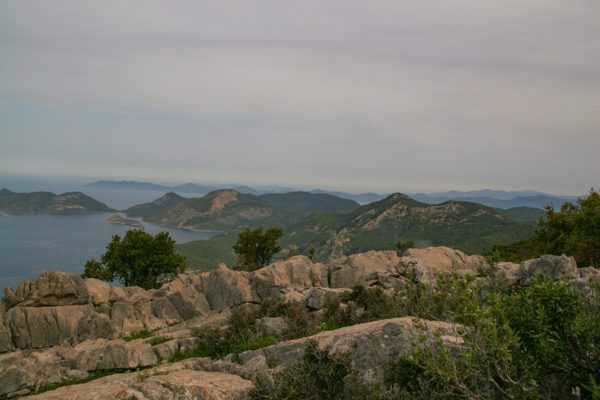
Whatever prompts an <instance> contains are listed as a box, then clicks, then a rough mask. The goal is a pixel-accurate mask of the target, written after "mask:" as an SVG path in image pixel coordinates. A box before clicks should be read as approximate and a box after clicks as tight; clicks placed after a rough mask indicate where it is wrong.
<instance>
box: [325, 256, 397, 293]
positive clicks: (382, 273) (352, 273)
mask: <svg viewBox="0 0 600 400" xmlns="http://www.w3.org/2000/svg"><path fill="white" fill-rule="evenodd" d="M402 270H403V267H402V266H401V259H400V257H398V255H397V253H396V252H395V251H369V252H366V253H361V254H353V255H351V256H344V257H342V258H339V259H336V260H333V261H332V262H331V265H330V272H331V282H330V284H329V285H328V286H329V287H332V288H351V287H353V286H356V285H361V286H372V285H380V286H383V287H384V288H386V289H387V288H395V289H399V288H400V287H402V286H403V285H404V282H405V278H403V277H402V276H401V273H400V272H401V271H402ZM316 286H323V285H316Z"/></svg>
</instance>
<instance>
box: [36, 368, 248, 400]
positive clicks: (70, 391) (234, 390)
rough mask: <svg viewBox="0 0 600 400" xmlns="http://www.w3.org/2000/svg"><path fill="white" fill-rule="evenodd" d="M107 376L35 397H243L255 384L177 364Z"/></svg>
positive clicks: (108, 399)
mask: <svg viewBox="0 0 600 400" xmlns="http://www.w3.org/2000/svg"><path fill="white" fill-rule="evenodd" d="M170 368H171V369H173V370H169V369H166V370H165V369H153V370H147V371H141V372H132V373H126V374H119V375H111V376H106V377H104V378H100V379H96V380H93V381H91V382H88V383H84V384H80V385H71V386H64V387H60V388H58V389H55V390H52V391H48V392H45V393H42V394H38V395H35V396H30V397H27V398H28V399H32V400H33V399H36V400H64V399H70V400H91V399H106V400H111V399H112V400H125V399H127V400H148V399H160V398H163V399H182V400H183V399H203V400H230V399H231V400H243V399H246V398H247V395H248V392H249V391H250V390H252V388H253V387H254V385H253V384H252V382H250V381H248V380H246V379H243V378H241V377H239V376H235V375H230V374H223V373H220V372H204V371H192V370H189V369H185V368H182V367H180V369H175V368H176V366H173V367H170Z"/></svg>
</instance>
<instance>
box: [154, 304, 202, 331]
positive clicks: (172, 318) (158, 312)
mask: <svg viewBox="0 0 600 400" xmlns="http://www.w3.org/2000/svg"><path fill="white" fill-rule="evenodd" d="M205 300H206V299H205ZM151 308H152V314H153V315H154V316H155V317H156V318H158V319H160V320H162V321H164V322H165V323H166V324H167V325H172V324H176V323H178V322H181V321H182V320H183V317H182V316H181V315H179V313H178V312H177V309H176V308H175V306H174V305H173V304H172V303H171V302H170V301H169V299H168V298H166V297H159V298H157V299H155V300H154V301H153V302H152V303H151Z"/></svg>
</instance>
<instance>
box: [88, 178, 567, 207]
mask: <svg viewBox="0 0 600 400" xmlns="http://www.w3.org/2000/svg"><path fill="white" fill-rule="evenodd" d="M86 186H88V187H93V188H99V189H113V190H152V191H165V192H177V193H192V194H206V193H210V192H212V191H215V190H221V189H231V190H235V191H237V192H240V193H245V194H253V195H257V196H258V195H264V194H273V193H276V194H282V193H288V192H297V189H294V188H291V187H285V186H278V185H270V186H261V187H256V188H252V187H249V186H244V185H225V184H214V185H200V184H196V183H186V184H184V185H177V186H166V185H158V184H155V183H150V182H137V181H97V182H94V183H90V184H87V185H86ZM303 193H306V192H303ZM308 193H313V194H328V195H333V196H336V197H339V198H342V199H349V200H353V201H355V202H357V203H359V204H368V203H372V202H374V201H379V200H382V199H384V198H386V197H387V196H389V193H388V194H378V193H372V192H368V193H359V194H353V193H346V192H339V191H326V190H321V189H315V190H310V191H308ZM408 195H409V196H410V197H411V198H413V199H415V200H418V201H421V202H423V203H428V204H439V203H443V202H445V201H449V200H460V201H469V202H473V203H479V204H483V205H486V206H488V207H494V208H502V209H508V208H513V207H533V208H543V207H545V206H546V205H552V206H554V207H555V208H559V207H560V206H561V205H562V204H563V203H564V202H566V201H573V200H576V199H577V198H576V197H575V196H567V197H565V196H561V197H559V196H554V195H551V194H547V193H542V192H536V191H533V190H525V191H504V190H490V189H486V190H473V191H466V192H460V191H456V190H451V191H447V192H437V193H430V194H425V193H413V194H410V193H409V194H408Z"/></svg>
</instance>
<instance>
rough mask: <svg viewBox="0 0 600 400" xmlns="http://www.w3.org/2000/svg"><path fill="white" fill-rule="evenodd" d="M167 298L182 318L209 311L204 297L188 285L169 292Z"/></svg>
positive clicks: (204, 313) (189, 317)
mask: <svg viewBox="0 0 600 400" xmlns="http://www.w3.org/2000/svg"><path fill="white" fill-rule="evenodd" d="M167 298H168V299H169V301H170V302H171V304H172V305H173V306H174V307H175V309H176V310H177V313H178V314H179V315H181V316H182V317H183V319H191V318H194V317H197V316H199V315H206V314H208V313H209V312H210V306H209V305H208V302H207V301H206V297H204V295H203V294H201V293H198V292H196V291H195V290H193V289H192V288H189V287H186V288H182V289H181V290H179V291H177V292H175V293H172V294H169V295H168V296H167Z"/></svg>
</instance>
